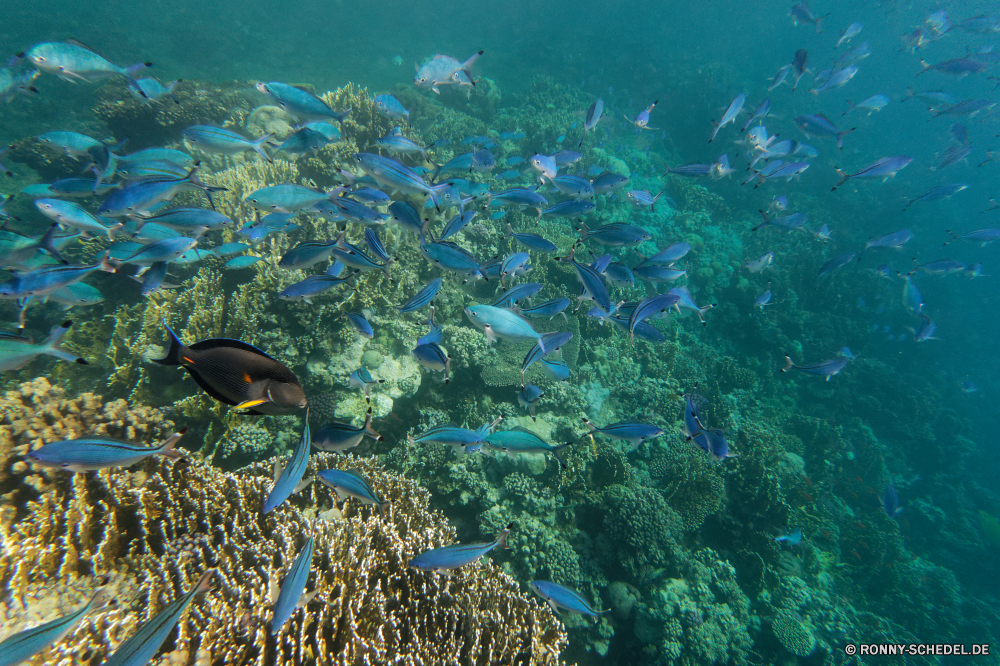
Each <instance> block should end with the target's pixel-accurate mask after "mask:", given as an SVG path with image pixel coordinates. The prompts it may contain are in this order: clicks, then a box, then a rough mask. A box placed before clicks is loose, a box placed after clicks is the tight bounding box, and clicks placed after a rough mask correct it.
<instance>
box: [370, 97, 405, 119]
mask: <svg viewBox="0 0 1000 666" xmlns="http://www.w3.org/2000/svg"><path fill="white" fill-rule="evenodd" d="M375 110H376V111H378V112H379V113H381V114H382V115H383V116H385V117H386V118H388V119H390V120H405V121H406V124H407V125H409V124H410V112H411V111H412V110H413V109H407V108H406V107H405V106H403V103H402V102H400V101H399V100H398V99H396V96H395V95H389V94H384V95H376V96H375Z"/></svg>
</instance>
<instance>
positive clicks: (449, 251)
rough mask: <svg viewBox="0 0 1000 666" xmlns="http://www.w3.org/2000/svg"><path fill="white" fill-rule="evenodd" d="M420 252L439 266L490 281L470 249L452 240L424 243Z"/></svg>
mask: <svg viewBox="0 0 1000 666" xmlns="http://www.w3.org/2000/svg"><path fill="white" fill-rule="evenodd" d="M420 252H421V253H422V254H423V255H424V256H425V257H427V259H428V261H430V262H431V263H432V264H434V265H435V266H437V267H438V268H441V269H444V270H447V271H451V272H453V273H458V274H459V275H466V276H468V277H469V278H473V279H478V278H482V279H484V280H486V281H489V277H487V275H486V272H485V270H484V268H483V266H482V264H480V263H479V262H478V261H476V259H475V257H473V256H472V255H471V254H469V252H468V251H466V250H464V249H463V248H461V247H459V246H458V245H455V244H454V243H452V242H451V241H438V242H432V243H422V244H421V245H420ZM466 281H468V280H466Z"/></svg>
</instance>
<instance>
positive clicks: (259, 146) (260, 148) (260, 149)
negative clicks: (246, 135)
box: [250, 132, 274, 163]
mask: <svg viewBox="0 0 1000 666" xmlns="http://www.w3.org/2000/svg"><path fill="white" fill-rule="evenodd" d="M273 136H274V134H273V133H272V132H268V133H267V134H265V135H264V136H262V137H260V138H259V139H257V140H256V141H251V142H250V144H251V145H252V146H253V150H254V152H255V153H257V154H258V155H260V156H261V157H263V158H264V160H265V161H266V162H270V163H273V162H274V160H272V159H271V156H270V155H268V154H267V152H265V151H264V144H266V143H267V142H268V141H270V140H271V137H273Z"/></svg>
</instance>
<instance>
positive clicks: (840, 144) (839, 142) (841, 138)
mask: <svg viewBox="0 0 1000 666" xmlns="http://www.w3.org/2000/svg"><path fill="white" fill-rule="evenodd" d="M856 129H858V128H857V127H852V128H851V129H848V130H844V131H843V132H838V133H837V148H839V149H840V150H843V149H844V137H845V136H847V135H848V134H850V133H851V132H853V131H854V130H856Z"/></svg>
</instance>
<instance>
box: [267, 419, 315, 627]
mask: <svg viewBox="0 0 1000 666" xmlns="http://www.w3.org/2000/svg"><path fill="white" fill-rule="evenodd" d="M306 427H307V428H308V426H306ZM313 545H314V538H313V537H309V540H308V541H306V545H305V546H303V547H302V550H300V551H299V554H298V555H297V556H296V558H295V561H294V562H292V568H291V569H289V570H288V575H287V576H285V580H283V581H282V582H281V591H280V592H279V593H278V600H277V601H275V602H274V616H273V617H272V618H271V635H272V636H273V635H274V634H277V633H278V632H279V631H280V630H281V627H282V626H283V625H284V624H285V622H287V621H288V618H290V617H291V616H292V613H294V612H295V609H296V608H299V607H300V606H305V605H306V604H307V603H309V602H310V601H311V600H312V598H313V597H314V596H316V593H317V592H318V591H319V590H315V591H313V592H312V594H303V592H304V591H305V589H306V583H307V582H308V581H309V567H310V565H311V564H312V557H313Z"/></svg>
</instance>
